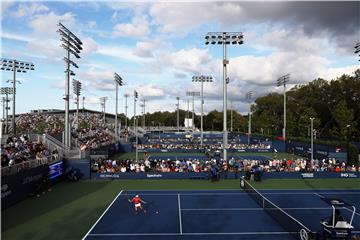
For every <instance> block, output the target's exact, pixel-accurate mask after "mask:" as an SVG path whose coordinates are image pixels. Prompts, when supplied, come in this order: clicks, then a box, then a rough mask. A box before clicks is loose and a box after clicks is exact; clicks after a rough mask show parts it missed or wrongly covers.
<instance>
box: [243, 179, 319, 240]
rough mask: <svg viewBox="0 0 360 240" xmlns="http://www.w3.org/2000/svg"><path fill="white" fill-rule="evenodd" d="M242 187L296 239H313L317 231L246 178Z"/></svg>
mask: <svg viewBox="0 0 360 240" xmlns="http://www.w3.org/2000/svg"><path fill="white" fill-rule="evenodd" d="M241 188H242V189H243V190H244V191H245V192H246V193H248V194H249V196H250V197H252V198H253V199H254V201H255V202H257V203H258V204H259V205H260V206H261V207H262V208H263V209H264V210H265V211H266V212H267V213H268V214H269V215H270V216H271V217H272V218H274V220H275V221H277V222H278V223H279V224H280V225H281V226H282V227H283V228H284V229H285V231H287V232H289V234H291V235H292V236H293V237H294V238H295V239H299V240H313V239H315V237H316V236H315V233H314V232H312V231H311V230H310V229H309V228H307V227H306V226H305V225H304V224H302V223H301V222H300V221H298V220H297V219H295V218H294V217H293V216H291V215H290V214H288V213H287V212H285V211H284V210H283V209H281V208H280V207H278V206H277V205H276V204H275V203H273V202H272V201H270V200H269V199H267V198H266V197H265V196H264V195H262V194H261V193H260V192H259V191H257V190H256V189H255V188H254V187H253V186H252V185H251V184H250V183H249V182H248V181H246V180H245V179H244V178H242V179H241Z"/></svg>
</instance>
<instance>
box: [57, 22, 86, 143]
mask: <svg viewBox="0 0 360 240" xmlns="http://www.w3.org/2000/svg"><path fill="white" fill-rule="evenodd" d="M58 27H59V29H58V30H57V32H58V33H59V34H60V37H61V39H60V41H61V42H62V44H61V47H62V48H64V49H65V50H66V57H64V58H63V60H64V61H65V63H66V70H65V73H66V82H65V96H64V100H65V146H67V147H69V148H70V147H71V134H70V119H69V96H70V93H69V92H70V90H69V89H70V86H69V85H70V76H74V75H75V73H74V72H73V71H72V70H71V69H70V64H71V65H72V66H74V67H75V68H79V66H78V65H77V64H76V63H75V62H74V61H72V60H71V59H70V54H71V55H73V56H74V57H75V58H77V59H79V58H80V55H79V54H80V51H81V50H82V47H81V45H82V42H81V40H80V39H79V38H78V37H77V36H76V35H75V34H73V33H72V32H71V31H70V30H69V29H68V28H66V27H65V26H64V25H63V24H62V23H60V22H59V23H58Z"/></svg>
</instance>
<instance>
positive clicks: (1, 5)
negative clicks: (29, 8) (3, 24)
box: [0, 0, 15, 19]
mask: <svg viewBox="0 0 360 240" xmlns="http://www.w3.org/2000/svg"><path fill="white" fill-rule="evenodd" d="M14 3H15V1H10V0H8V1H1V2H0V9H1V19H3V18H5V17H7V16H8V14H9V11H8V10H9V9H10V7H11V6H12V5H14Z"/></svg>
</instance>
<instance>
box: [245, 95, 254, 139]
mask: <svg viewBox="0 0 360 240" xmlns="http://www.w3.org/2000/svg"><path fill="white" fill-rule="evenodd" d="M252 95H253V92H252V91H249V92H247V93H246V99H247V100H248V102H249V117H248V145H250V136H251V115H252V114H251V98H252Z"/></svg>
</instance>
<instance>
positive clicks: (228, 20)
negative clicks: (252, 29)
mask: <svg viewBox="0 0 360 240" xmlns="http://www.w3.org/2000/svg"><path fill="white" fill-rule="evenodd" d="M149 14H150V15H151V16H152V17H153V18H154V20H153V22H154V24H156V25H158V26H159V28H160V30H161V31H164V32H167V33H174V34H181V35H182V34H186V33H188V32H190V31H192V30H193V29H195V28H197V27H199V26H201V25H202V24H204V23H209V22H218V23H219V24H220V25H224V26H226V25H230V24H231V25H232V24H238V19H239V17H240V16H241V15H242V14H243V11H242V8H241V6H240V5H239V4H238V3H231V2H225V3H221V2H207V3H199V2H198V3H188V2H187V3H164V2H162V3H154V4H153V5H152V6H151V7H150V10H149Z"/></svg>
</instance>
